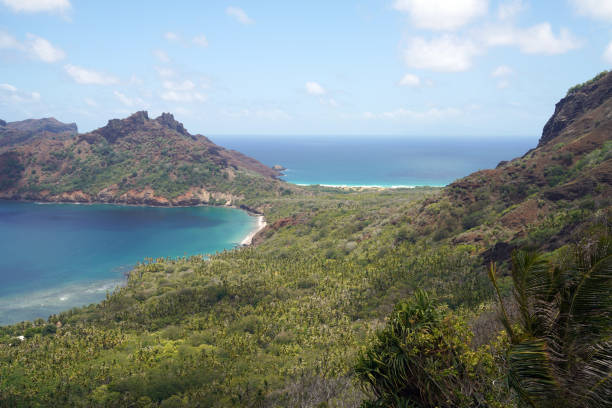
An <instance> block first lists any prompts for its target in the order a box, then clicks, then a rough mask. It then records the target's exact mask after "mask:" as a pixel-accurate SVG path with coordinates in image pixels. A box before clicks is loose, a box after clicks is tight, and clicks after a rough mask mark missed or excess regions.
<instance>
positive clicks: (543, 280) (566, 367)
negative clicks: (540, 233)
mask: <svg viewBox="0 0 612 408" xmlns="http://www.w3.org/2000/svg"><path fill="white" fill-rule="evenodd" d="M571 255H572V256H571V257H567V258H566V259H564V262H562V264H561V265H559V266H555V265H553V264H551V262H549V261H547V260H546V259H544V258H543V257H542V256H541V255H539V254H537V253H535V252H525V251H519V252H516V253H515V254H514V255H513V258H512V263H513V267H512V279H513V282H514V300H515V302H516V303H517V305H518V311H519V313H518V319H517V320H516V321H513V320H511V319H510V318H509V317H508V314H507V312H506V311H505V309H504V306H503V302H502V301H501V298H500V304H501V305H502V310H503V314H502V322H503V324H504V327H505V328H506V331H507V332H508V335H509V337H510V343H511V345H510V348H509V350H508V365H509V372H508V380H509V384H510V386H511V387H512V389H514V390H515V391H516V392H517V394H518V396H519V399H520V401H521V403H522V405H525V406H530V407H551V408H552V407H555V408H557V407H558V408H562V407H577V406H581V407H609V406H610V405H612V352H611V350H612V341H611V338H610V335H611V334H612V325H611V324H610V317H611V313H612V241H611V240H610V237H609V236H604V237H602V238H599V239H592V240H587V241H585V242H583V243H582V244H581V245H577V246H575V247H574V248H573V254H571ZM491 278H492V280H493V282H494V283H495V273H494V268H492V270H491Z"/></svg>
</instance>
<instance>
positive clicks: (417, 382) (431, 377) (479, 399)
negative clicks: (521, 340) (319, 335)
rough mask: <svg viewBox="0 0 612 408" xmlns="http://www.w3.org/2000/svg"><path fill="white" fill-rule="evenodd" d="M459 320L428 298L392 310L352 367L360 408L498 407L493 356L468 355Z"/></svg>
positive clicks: (465, 331)
mask: <svg viewBox="0 0 612 408" xmlns="http://www.w3.org/2000/svg"><path fill="white" fill-rule="evenodd" d="M470 341H471V333H470V331H469V329H468V327H467V325H466V324H465V322H463V321H462V320H461V319H459V318H458V317H456V316H455V315H453V314H452V313H451V312H449V311H448V309H446V308H445V307H442V306H436V305H435V304H434V302H433V301H432V300H431V299H430V297H429V296H428V295H427V293H425V292H423V291H417V292H416V294H415V297H414V298H413V299H411V300H409V301H407V302H400V303H399V304H397V305H396V307H395V310H394V311H393V313H392V315H391V317H390V319H389V322H388V323H387V325H386V327H385V328H384V329H383V330H381V331H379V332H378V333H377V334H376V337H375V339H374V341H373V343H372V344H371V345H370V346H369V347H368V348H367V349H366V350H365V351H363V352H362V353H361V354H360V356H359V358H358V361H357V364H356V366H355V371H356V374H357V377H358V378H359V379H360V380H361V383H362V385H363V388H364V391H365V392H366V393H367V394H370V395H371V396H372V399H371V400H370V401H366V402H364V403H363V405H362V406H364V407H398V408H399V407H440V408H442V407H479V406H491V405H492V404H495V402H496V401H497V402H499V401H502V400H503V399H504V398H503V396H502V393H503V392H504V391H503V390H501V389H499V390H497V389H494V385H493V384H494V383H495V382H494V381H493V377H494V375H495V365H494V360H493V356H492V355H491V354H490V353H489V352H488V351H487V350H488V348H486V347H483V348H481V349H479V350H477V351H472V350H471V349H470V347H469V344H470Z"/></svg>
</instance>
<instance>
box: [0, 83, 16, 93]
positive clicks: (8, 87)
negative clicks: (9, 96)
mask: <svg viewBox="0 0 612 408" xmlns="http://www.w3.org/2000/svg"><path fill="white" fill-rule="evenodd" d="M0 89H3V90H5V91H9V92H17V88H15V87H14V86H13V85H11V84H0Z"/></svg>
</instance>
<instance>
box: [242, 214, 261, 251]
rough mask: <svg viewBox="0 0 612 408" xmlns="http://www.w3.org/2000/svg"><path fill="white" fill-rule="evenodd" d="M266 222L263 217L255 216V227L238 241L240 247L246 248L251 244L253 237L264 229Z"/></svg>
mask: <svg viewBox="0 0 612 408" xmlns="http://www.w3.org/2000/svg"><path fill="white" fill-rule="evenodd" d="M266 225H267V224H266V221H265V218H264V216H263V215H258V216H257V227H256V228H255V229H254V230H253V231H251V232H250V233H249V235H247V236H246V237H245V238H244V239H243V240H242V241H240V245H243V246H248V245H251V242H253V237H255V235H256V234H257V233H258V232H259V231H261V230H262V229H264V228H265V227H266Z"/></svg>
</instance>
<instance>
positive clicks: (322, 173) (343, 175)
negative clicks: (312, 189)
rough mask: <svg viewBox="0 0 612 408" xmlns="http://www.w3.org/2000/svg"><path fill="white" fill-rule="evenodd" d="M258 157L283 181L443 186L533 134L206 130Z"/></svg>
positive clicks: (522, 148) (513, 151) (527, 144)
mask: <svg viewBox="0 0 612 408" xmlns="http://www.w3.org/2000/svg"><path fill="white" fill-rule="evenodd" d="M209 138H210V139H211V140H212V141H213V142H215V143H217V144H219V145H221V146H224V147H227V148H230V149H235V150H238V151H240V152H242V153H244V154H246V155H248V156H251V157H254V158H256V159H258V160H259V161H261V162H262V163H264V164H266V165H268V166H273V165H275V164H280V165H282V166H283V167H285V168H287V170H286V171H285V172H284V173H285V177H284V179H285V180H286V181H289V182H291V183H296V184H326V185H344V186H383V187H392V186H445V185H447V184H449V183H452V182H453V181H454V180H456V179H459V178H461V177H464V176H467V175H468V174H470V173H472V172H474V171H477V170H482V169H488V168H493V167H495V166H496V165H497V164H498V163H499V162H500V161H501V160H510V159H513V158H515V157H519V156H522V155H523V154H524V153H525V152H527V150H529V149H530V148H532V147H535V145H536V144H537V137H531V138H529V137H512V138H511V137H503V138H500V137H493V136H492V137H490V138H483V137H479V138H458V137H457V138H440V137H438V138H435V137H430V138H413V137H399V136H367V137H366V136H355V137H350V136H284V137H283V136H209Z"/></svg>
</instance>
